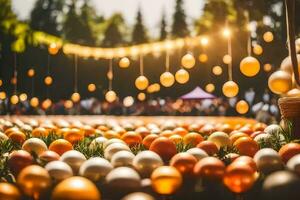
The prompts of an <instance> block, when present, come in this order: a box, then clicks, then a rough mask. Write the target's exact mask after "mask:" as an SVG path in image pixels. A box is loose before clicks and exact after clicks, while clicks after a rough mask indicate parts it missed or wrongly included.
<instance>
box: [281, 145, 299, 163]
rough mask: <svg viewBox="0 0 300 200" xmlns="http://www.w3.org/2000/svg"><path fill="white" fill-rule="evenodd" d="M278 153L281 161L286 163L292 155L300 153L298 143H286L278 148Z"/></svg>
mask: <svg viewBox="0 0 300 200" xmlns="http://www.w3.org/2000/svg"><path fill="white" fill-rule="evenodd" d="M278 154H279V155H280V157H281V159H282V161H283V162H284V163H287V162H288V160H289V159H291V158H292V157H293V156H295V155H297V154H300V144H298V143H293V142H291V143H287V144H285V145H283V146H282V147H281V148H280V149H279V151H278Z"/></svg>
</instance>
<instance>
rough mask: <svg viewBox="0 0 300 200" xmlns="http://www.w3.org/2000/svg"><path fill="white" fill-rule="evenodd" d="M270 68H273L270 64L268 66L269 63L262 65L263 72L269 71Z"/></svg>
mask: <svg viewBox="0 0 300 200" xmlns="http://www.w3.org/2000/svg"><path fill="white" fill-rule="evenodd" d="M272 68H273V67H272V65H271V64H269V63H266V64H264V71H265V72H269V71H271V70H272Z"/></svg>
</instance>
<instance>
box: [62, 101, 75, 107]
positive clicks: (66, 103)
mask: <svg viewBox="0 0 300 200" xmlns="http://www.w3.org/2000/svg"><path fill="white" fill-rule="evenodd" d="M64 106H65V108H67V109H70V108H72V107H73V101H71V100H66V101H65V103H64Z"/></svg>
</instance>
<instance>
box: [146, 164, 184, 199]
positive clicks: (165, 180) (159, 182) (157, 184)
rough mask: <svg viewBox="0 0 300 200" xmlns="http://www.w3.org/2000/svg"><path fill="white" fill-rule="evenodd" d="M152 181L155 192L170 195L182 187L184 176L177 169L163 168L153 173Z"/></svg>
mask: <svg viewBox="0 0 300 200" xmlns="http://www.w3.org/2000/svg"><path fill="white" fill-rule="evenodd" d="M151 181H152V188H153V190H154V191H155V192H157V193H158V194H162V195H170V194H173V193H175V192H176V191H177V190H178V189H179V188H180V187H181V184H182V176H181V174H180V172H179V171H178V170H177V169H176V168H175V167H172V166H161V167H158V168H157V169H155V170H154V171H153V173H152V175H151Z"/></svg>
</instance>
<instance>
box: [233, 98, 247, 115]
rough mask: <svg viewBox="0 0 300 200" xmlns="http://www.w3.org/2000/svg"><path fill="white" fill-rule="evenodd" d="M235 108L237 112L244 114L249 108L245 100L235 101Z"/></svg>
mask: <svg viewBox="0 0 300 200" xmlns="http://www.w3.org/2000/svg"><path fill="white" fill-rule="evenodd" d="M235 108H236V111H237V112H238V113H240V114H245V113H247V112H248V110H249V105H248V103H247V101H244V100H240V101H239V102H237V104H236V106H235Z"/></svg>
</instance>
